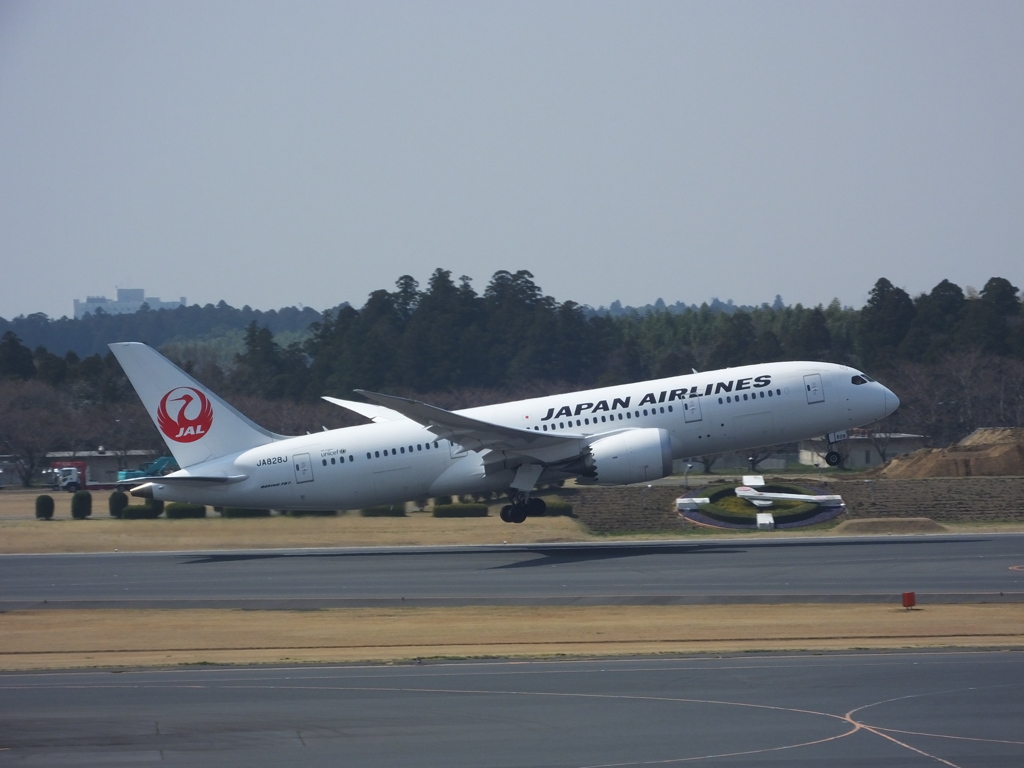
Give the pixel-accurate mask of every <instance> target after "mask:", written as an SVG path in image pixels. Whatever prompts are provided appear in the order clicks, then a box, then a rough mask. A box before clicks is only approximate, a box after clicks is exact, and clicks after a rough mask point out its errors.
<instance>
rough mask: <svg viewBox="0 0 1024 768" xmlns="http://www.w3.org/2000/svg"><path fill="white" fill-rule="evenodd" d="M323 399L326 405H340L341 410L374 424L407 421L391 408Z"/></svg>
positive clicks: (331, 398)
mask: <svg viewBox="0 0 1024 768" xmlns="http://www.w3.org/2000/svg"><path fill="white" fill-rule="evenodd" d="M323 399H324V400H326V401H327V402H328V403H334V404H335V405H340V406H341V407H342V408H348V409H349V410H350V411H355V412H356V413H358V414H359V415H360V416H365V417H366V418H368V419H370V420H371V421H374V422H381V421H408V420H409V418H408V417H407V416H404V415H402V414H401V413H399V412H398V411H395V410H392V409H391V408H385V407H384V406H382V405H374V404H373V403H357V402H355V401H354V400H341V399H339V398H337V397H327V395H324V396H323Z"/></svg>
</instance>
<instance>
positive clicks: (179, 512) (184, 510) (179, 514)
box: [164, 501, 206, 520]
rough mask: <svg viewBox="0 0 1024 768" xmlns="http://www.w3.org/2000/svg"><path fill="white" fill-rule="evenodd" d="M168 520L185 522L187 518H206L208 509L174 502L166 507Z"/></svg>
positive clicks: (198, 505) (200, 505) (197, 505)
mask: <svg viewBox="0 0 1024 768" xmlns="http://www.w3.org/2000/svg"><path fill="white" fill-rule="evenodd" d="M164 512H165V513H166V514H167V519H168V520H184V519H185V518H195V517H206V507H204V506H203V505H202V504H188V503H186V502H181V501H172V502H171V503H170V504H167V505H166V506H165V507H164Z"/></svg>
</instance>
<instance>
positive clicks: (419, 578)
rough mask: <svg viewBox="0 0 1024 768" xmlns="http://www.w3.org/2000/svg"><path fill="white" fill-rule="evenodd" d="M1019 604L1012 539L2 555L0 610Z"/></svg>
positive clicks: (1023, 549) (1017, 539)
mask: <svg viewBox="0 0 1024 768" xmlns="http://www.w3.org/2000/svg"><path fill="white" fill-rule="evenodd" d="M911 591H912V592H916V593H917V597H918V601H919V603H922V604H927V603H928V602H932V603H940V602H1022V601H1024V535H1021V534H992V535H966V536H965V535H953V536H913V537H896V536H890V537H865V538H834V539H817V538H816V539H790V540H779V539H769V540H737V539H731V540H729V539H722V540H714V541H711V540H700V541H681V542H666V543H650V542H638V543H599V544H551V545H525V546H524V545H515V546H511V545H510V546H496V547H448V548H412V547H410V548H403V549H391V550H387V549H382V550H365V549H363V550H360V549H330V550H262V551H255V552H208V553H195V552H189V553H146V554H124V553H118V554H89V555H6V556H0V610H13V609H19V608H22V609H23V608H41V607H46V608H61V607H74V608H89V607H130V608H146V607H167V608H175V607H180V608H185V607H239V606H244V607H247V608H266V609H274V608H287V609H295V608H310V609H312V608H321V607H343V606H386V605H391V604H398V603H400V604H404V605H435V606H436V605H449V606H450V605H545V604H548V605H550V604H556V605H616V604H633V605H645V604H646V605H651V604H687V603H689V604H698V603H758V602H760V603H786V602H844V601H845V602H888V601H893V600H898V598H899V595H900V594H901V593H903V592H911Z"/></svg>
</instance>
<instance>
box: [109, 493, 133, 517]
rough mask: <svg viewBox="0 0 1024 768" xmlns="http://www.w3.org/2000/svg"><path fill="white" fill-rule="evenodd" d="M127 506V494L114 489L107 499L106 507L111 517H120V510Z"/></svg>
mask: <svg viewBox="0 0 1024 768" xmlns="http://www.w3.org/2000/svg"><path fill="white" fill-rule="evenodd" d="M127 506H128V494H127V493H124V492H123V491H114V492H113V493H112V494H110V498H109V499H107V508H108V509H109V510H110V516H111V517H120V516H121V511H122V510H123V509H124V508H125V507H127Z"/></svg>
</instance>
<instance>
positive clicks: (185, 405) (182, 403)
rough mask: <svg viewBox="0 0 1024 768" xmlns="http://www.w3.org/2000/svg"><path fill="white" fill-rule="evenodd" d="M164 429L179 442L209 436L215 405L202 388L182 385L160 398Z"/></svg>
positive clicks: (159, 418)
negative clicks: (211, 403)
mask: <svg viewBox="0 0 1024 768" xmlns="http://www.w3.org/2000/svg"><path fill="white" fill-rule="evenodd" d="M156 419H157V423H158V424H159V425H160V431H161V432H163V433H164V434H165V435H167V437H168V438H170V439H171V440H174V441H175V442H178V443H192V442H195V441H196V440H198V439H199V438H201V437H203V436H205V435H206V433H207V432H209V431H210V425H211V424H213V406H212V405H210V400H209V399H208V398H207V397H206V395H204V394H203V393H202V392H200V391H199V390H198V389H193V388H192V387H178V388H176V389H172V390H171V391H170V392H168V393H167V394H166V395H164V396H163V399H162V400H161V401H160V407H159V408H157V411H156Z"/></svg>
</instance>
